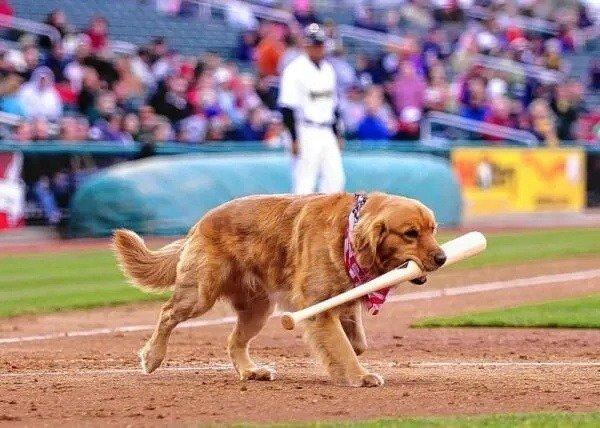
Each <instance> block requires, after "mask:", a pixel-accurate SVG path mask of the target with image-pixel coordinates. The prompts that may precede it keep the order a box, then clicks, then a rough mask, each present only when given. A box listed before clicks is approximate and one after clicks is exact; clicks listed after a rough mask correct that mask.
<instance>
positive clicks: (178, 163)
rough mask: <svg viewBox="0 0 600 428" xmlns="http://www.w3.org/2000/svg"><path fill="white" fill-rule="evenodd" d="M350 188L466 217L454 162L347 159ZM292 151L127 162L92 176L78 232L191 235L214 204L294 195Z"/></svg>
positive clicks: (410, 157)
mask: <svg viewBox="0 0 600 428" xmlns="http://www.w3.org/2000/svg"><path fill="white" fill-rule="evenodd" d="M344 167H345V170H346V190H347V191H358V190H365V191H371V190H380V191H384V192H388V193H393V194H398V195H405V196H409V197H412V198H416V199H419V200H421V201H423V202H424V203H425V204H426V205H428V206H429V207H431V208H432V209H433V210H434V211H435V213H436V216H437V218H438V221H439V222H440V224H443V225H456V224H458V223H459V221H460V213H461V195H460V188H459V184H458V182H457V180H456V179H455V177H454V175H453V173H452V170H451V169H450V165H449V164H448V162H447V161H446V160H444V159H442V158H439V157H434V156H430V155H421V154H389V153H388V154H379V155H378V154H361V153H348V154H346V155H345V156H344ZM290 186H291V175H290V160H289V158H288V157H287V156H285V155H284V154H281V153H280V154H256V155H248V154H245V155H197V156H190V155H183V156H170V157H155V158H152V159H147V160H142V161H137V162H129V163H124V164H120V165H118V166H115V167H113V168H108V169H106V170H103V171H101V172H99V173H98V174H96V175H95V176H93V177H91V178H90V179H88V180H87V181H86V182H85V183H84V184H82V186H81V187H80V188H79V190H78V191H77V193H76V194H75V196H74V198H73V200H72V205H71V220H70V233H71V236H73V237H85V236H106V235H109V234H111V233H112V230H113V229H115V228H117V227H126V228H129V229H133V230H135V231H137V232H139V233H143V234H154V235H177V234H185V233H186V232H187V230H188V229H189V227H190V226H192V225H193V224H194V223H195V222H196V221H198V219H199V218H200V217H202V215H203V214H204V213H205V212H206V211H208V210H209V209H211V208H213V207H215V206H217V205H219V204H221V203H223V202H226V201H229V200H230V199H233V198H236V197H240V196H244V195H249V194H257V193H286V192H289V189H290Z"/></svg>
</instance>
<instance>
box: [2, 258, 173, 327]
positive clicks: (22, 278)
mask: <svg viewBox="0 0 600 428" xmlns="http://www.w3.org/2000/svg"><path fill="white" fill-rule="evenodd" d="M163 298H164V295H160V294H147V293H143V292H141V291H139V290H138V289H136V288H133V287H131V286H130V285H128V284H127V283H126V282H125V280H124V278H123V275H122V274H121V272H120V271H119V270H118V269H117V266H116V263H115V259H114V257H113V255H112V253H111V252H110V251H108V250H88V251H69V252H61V253H54V254H51V253H44V254H33V255H18V256H5V257H2V258H0V302H1V303H0V317H7V316H13V315H20V314H28V313H44V312H54V311H59V310H66V309H83V308H92V307H97V306H107V305H117V304H123V303H129V302H137V301H143V300H157V299H163Z"/></svg>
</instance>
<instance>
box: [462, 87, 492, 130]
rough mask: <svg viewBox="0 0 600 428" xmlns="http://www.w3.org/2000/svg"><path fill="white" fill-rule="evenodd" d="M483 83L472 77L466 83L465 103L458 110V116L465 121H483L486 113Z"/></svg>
mask: <svg viewBox="0 0 600 428" xmlns="http://www.w3.org/2000/svg"><path fill="white" fill-rule="evenodd" d="M488 110H489V109H488V106H487V100H486V93H485V83H484V81H483V79H482V78H479V77H474V78H472V79H470V80H469V81H468V83H467V94H466V102H465V103H463V105H462V106H461V108H460V115H461V116H462V117H466V118H467V119H472V120H479V121H483V120H484V119H485V117H486V115H487V113H488Z"/></svg>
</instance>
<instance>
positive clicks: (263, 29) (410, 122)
mask: <svg viewBox="0 0 600 428" xmlns="http://www.w3.org/2000/svg"><path fill="white" fill-rule="evenodd" d="M275 3H278V2H275ZM359 3H360V4H358V5H357V7H356V12H355V23H354V24H355V26H357V27H360V28H363V29H367V30H374V31H378V32H381V33H387V34H391V35H394V36H396V37H395V38H394V39H393V40H395V41H394V42H390V43H389V44H387V45H386V46H385V47H384V48H382V49H381V50H380V51H379V52H377V53H371V54H369V53H366V51H365V52H363V51H362V50H360V49H359V50H358V53H357V54H355V55H349V54H348V52H347V47H346V46H345V45H344V43H343V41H342V38H341V37H340V34H339V29H338V26H337V25H336V23H335V22H334V21H332V20H330V19H320V17H319V16H318V14H317V13H316V12H315V11H314V9H313V8H312V6H311V2H310V1H308V0H298V1H293V2H292V5H291V6H288V10H289V7H291V8H292V10H293V12H294V16H295V18H296V20H297V23H295V24H292V25H283V24H278V23H273V22H269V21H257V20H255V19H247V18H248V14H246V13H245V12H244V11H243V10H237V9H235V10H233V11H230V12H231V13H229V17H228V19H230V20H231V21H232V22H233V23H234V24H235V25H238V27H241V29H242V31H241V32H240V34H241V35H240V39H239V46H238V48H237V50H236V52H235V60H231V59H225V58H223V57H221V56H220V55H219V54H218V53H216V52H202V53H198V55H197V56H193V57H190V56H183V55H181V54H180V53H179V52H177V51H175V50H173V49H171V48H170V46H169V44H168V42H167V40H166V39H164V38H163V37H161V36H157V37H155V38H154V39H153V40H149V41H148V43H147V44H145V45H143V46H139V47H137V50H135V51H134V52H131V53H126V54H116V53H114V52H113V51H112V50H111V36H110V29H109V25H108V22H107V21H106V19H104V18H103V17H101V16H96V17H94V18H93V19H91V21H90V23H89V26H88V27H87V28H84V29H77V28H74V26H73V25H71V24H70V23H69V18H68V16H67V14H66V13H65V12H64V11H61V10H55V11H53V12H52V13H50V14H49V15H48V16H47V19H46V23H47V24H49V25H51V26H52V27H54V28H56V30H58V32H59V34H60V40H58V41H54V42H53V41H52V40H50V39H49V38H46V37H40V38H36V37H34V36H31V35H29V34H18V33H17V34H15V33H14V32H12V31H11V30H9V29H8V28H2V25H1V21H0V31H1V32H2V33H3V35H4V36H5V37H8V38H11V37H12V38H13V40H15V41H16V43H12V44H7V45H2V44H0V49H1V50H0V77H1V79H0V112H4V113H8V114H12V115H15V116H14V117H19V118H22V119H20V120H19V121H18V123H17V125H16V126H2V127H0V137H1V138H2V139H4V140H12V141H17V142H34V141H49V140H61V141H70V142H85V141H90V140H96V141H112V142H117V143H119V144H122V145H123V146H128V145H132V144H134V142H141V143H143V144H142V147H143V149H142V152H141V153H140V156H146V155H151V154H152V153H153V150H154V147H155V146H156V144H160V143H161V142H168V141H178V142H182V143H187V144H201V143H204V142H212V141H231V140H239V141H257V142H258V141H262V142H263V144H264V145H266V146H268V147H281V146H286V145H288V144H289V141H290V136H289V133H288V132H287V131H286V130H285V127H284V126H283V124H282V117H281V114H280V113H279V111H278V106H277V105H276V99H277V91H278V76H279V75H280V74H281V71H282V70H283V68H284V67H285V66H286V65H287V64H289V62H290V61H292V60H293V59H294V58H295V57H296V56H298V55H300V53H301V50H302V47H301V45H302V41H301V38H300V37H299V34H301V31H300V30H301V28H302V26H303V25H305V24H307V23H309V22H313V21H317V22H322V23H323V25H324V26H325V28H326V31H327V35H328V41H327V44H326V46H327V49H328V56H329V61H331V63H332V64H333V66H334V68H335V71H336V74H337V80H338V88H339V93H338V97H339V100H340V106H341V117H342V120H343V122H344V127H345V131H346V136H347V137H348V138H356V139H359V140H362V141H363V144H369V142H370V141H375V140H407V141H417V140H419V136H420V122H421V120H422V118H423V117H424V115H425V114H427V113H428V112H430V111H440V112H447V113H453V114H456V115H459V116H461V117H464V118H467V119H473V120H476V121H482V122H483V123H489V124H494V125H502V126H505V127H510V128H515V129H520V130H526V131H529V132H531V133H533V134H534V135H535V136H536V137H537V138H538V140H539V142H540V144H541V145H548V146H556V145H558V144H560V142H561V141H562V140H580V141H583V142H587V143H591V144H594V143H596V144H597V143H599V142H600V110H598V109H597V106H596V109H595V110H592V111H589V110H587V109H586V107H585V103H584V95H585V94H586V92H589V91H599V90H600V61H598V60H597V61H596V62H594V63H593V64H592V65H591V67H590V69H589V70H588V71H587V75H585V76H581V77H580V78H578V79H576V80H569V79H566V80H564V79H558V80H556V81H555V80H554V79H553V78H552V75H553V74H552V72H553V71H554V72H557V73H558V74H557V75H558V76H561V75H562V73H564V74H565V75H567V74H568V71H569V70H568V64H567V63H565V62H564V54H566V53H572V52H576V51H578V50H580V49H581V48H582V46H583V44H584V43H585V42H586V41H587V40H588V39H589V38H590V37H592V36H593V30H594V29H597V26H596V24H597V23H595V22H594V21H593V19H592V18H591V14H589V13H588V11H587V9H586V7H585V6H584V5H583V4H582V3H580V2H576V1H568V2H561V4H562V7H560V8H558V7H555V8H553V7H552V5H553V4H554V3H555V2H553V1H551V0H527V1H508V0H507V1H504V2H490V1H486V0H474V1H469V2H465V1H463V2H455V1H443V0H440V1H437V2H427V1H423V0H413V1H406V2H404V3H403V4H402V6H401V7H399V8H392V9H389V10H388V12H385V13H380V12H377V11H376V9H373V8H371V7H369V3H370V2H359ZM431 4H434V5H435V7H433V8H432V7H430V5H431ZM365 5H366V6H365ZM465 5H467V6H465ZM168 6H169V7H168V8H167V9H168V13H170V14H174V15H177V14H181V15H185V16H188V17H189V15H190V14H193V13H196V12H197V10H196V9H194V8H193V7H191V6H194V5H192V4H186V2H184V1H178V2H174V3H173V2H170V3H169V5H168ZM466 8H470V10H477V11H478V13H479V15H480V18H479V19H477V20H474V19H470V18H468V17H467V16H466V14H465V10H466ZM12 13H13V11H12V8H11V7H10V4H9V1H8V0H0V14H2V15H11V14H12ZM236 13H237V15H236ZM518 15H520V16H523V17H527V16H536V17H543V18H545V19H548V20H550V22H552V23H553V25H555V26H556V28H557V31H556V34H555V35H552V36H551V35H549V34H546V33H544V32H543V31H528V30H524V29H523V27H526V26H524V25H522V23H518V22H516V21H515V19H513V18H512V17H514V16H518ZM409 21H410V22H409ZM415 23H416V24H415ZM452 24H456V25H454V26H453V25H452ZM409 25H418V26H421V28H422V29H423V31H422V33H423V34H424V35H423V36H418V34H421V32H419V31H415V32H412V31H408V32H407V31H405V29H406V28H407V26H409ZM481 55H483V56H485V57H486V58H489V57H494V58H495V59H496V61H500V63H503V64H504V66H503V67H500V68H499V69H498V67H496V68H492V67H487V66H485V65H483V64H482V63H481V62H480V61H477V59H478V58H479V57H480V56H481ZM515 64H517V65H518V66H519V67H537V69H538V70H539V69H542V70H543V71H544V73H545V74H544V73H542V74H543V76H542V77H541V78H539V77H537V78H534V77H524V76H523V75H521V74H518V73H512V72H511V69H514V68H515ZM548 76H550V77H548ZM454 137H455V138H456V137H457V135H454ZM458 138H471V139H485V140H487V141H488V143H489V144H502V143H503V140H501V139H498V138H497V137H494V136H491V135H486V134H484V133H481V132H480V133H469V134H459V135H458ZM38 161H39V160H38ZM105 161H106V160H105ZM112 161H115V160H114V159H113V160H108V162H112ZM57 162H58V163H57ZM32 164H35V165H34V166H35V167H34V168H32V170H34V171H35V174H34V176H31V177H27V176H26V175H27V174H25V177H24V178H25V181H26V182H27V183H28V189H29V190H28V192H29V199H30V200H32V201H34V202H35V204H37V206H39V207H40V210H41V212H42V213H43V217H44V218H45V220H46V221H47V222H49V223H52V224H56V223H59V222H60V221H61V218H62V214H61V213H62V210H63V209H64V208H66V207H67V206H68V201H69V198H70V195H71V194H72V193H73V191H74V189H75V188H76V187H77V183H78V182H79V181H80V180H81V179H83V178H84V177H85V176H86V174H88V173H89V172H90V171H91V170H94V169H95V168H97V167H99V166H102V165H99V162H98V159H92V158H90V157H86V156H71V157H68V158H65V159H62V158H55V159H54V161H53V162H49V161H48V160H44V161H39V162H37V163H36V159H35V158H32V159H30V161H29V165H32ZM30 169H31V168H30Z"/></svg>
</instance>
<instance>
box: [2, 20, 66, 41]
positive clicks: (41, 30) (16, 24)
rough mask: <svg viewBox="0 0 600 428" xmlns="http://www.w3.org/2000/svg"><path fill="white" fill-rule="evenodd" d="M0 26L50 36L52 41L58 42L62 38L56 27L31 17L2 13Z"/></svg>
mask: <svg viewBox="0 0 600 428" xmlns="http://www.w3.org/2000/svg"><path fill="white" fill-rule="evenodd" d="M0 27H4V28H12V29H14V30H21V31H26V32H28V33H33V34H37V35H41V36H48V37H49V38H50V40H52V42H58V41H59V40H60V33H59V32H58V30H57V29H56V28H54V27H52V26H51V25H48V24H42V23H41V22H36V21H32V20H30V19H24V18H18V17H15V16H10V15H3V14H0Z"/></svg>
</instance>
